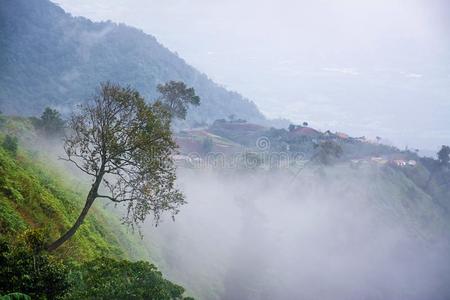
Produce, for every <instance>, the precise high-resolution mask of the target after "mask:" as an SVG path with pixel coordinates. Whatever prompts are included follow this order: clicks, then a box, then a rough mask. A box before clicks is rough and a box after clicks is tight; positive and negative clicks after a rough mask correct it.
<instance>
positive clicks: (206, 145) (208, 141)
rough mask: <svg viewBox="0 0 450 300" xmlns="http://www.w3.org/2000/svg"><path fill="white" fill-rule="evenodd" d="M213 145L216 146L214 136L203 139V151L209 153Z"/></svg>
mask: <svg viewBox="0 0 450 300" xmlns="http://www.w3.org/2000/svg"><path fill="white" fill-rule="evenodd" d="M213 147H214V142H213V140H212V138H210V137H206V138H204V139H203V141H202V153H203V154H208V153H209V152H211V151H212V149H213Z"/></svg>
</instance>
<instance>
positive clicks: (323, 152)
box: [314, 141, 343, 165]
mask: <svg viewBox="0 0 450 300" xmlns="http://www.w3.org/2000/svg"><path fill="white" fill-rule="evenodd" d="M315 147H316V148H318V150H317V152H316V154H315V155H314V159H315V160H317V161H318V162H319V163H321V164H324V165H329V164H331V163H332V162H334V161H335V160H336V159H338V158H340V157H341V156H342V154H343V150H342V147H341V146H340V145H339V144H337V143H335V142H333V141H325V142H322V143H320V144H318V145H315Z"/></svg>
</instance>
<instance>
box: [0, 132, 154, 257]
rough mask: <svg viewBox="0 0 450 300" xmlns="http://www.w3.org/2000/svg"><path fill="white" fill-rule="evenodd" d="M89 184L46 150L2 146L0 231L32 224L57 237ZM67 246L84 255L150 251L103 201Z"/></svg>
mask: <svg viewBox="0 0 450 300" xmlns="http://www.w3.org/2000/svg"><path fill="white" fill-rule="evenodd" d="M2 139H3V138H2ZM86 187H87V186H86V183H85V182H82V181H80V180H77V179H75V178H74V177H73V176H71V175H70V174H68V173H67V172H65V171H63V170H62V169H58V168H57V167H56V166H55V164H52V162H51V160H50V159H44V156H42V155H39V154H36V153H34V155H33V154H32V153H31V152H29V151H26V150H23V149H21V150H19V153H18V155H17V158H14V157H13V156H12V155H11V154H9V153H8V152H7V151H6V150H4V149H3V148H0V232H1V233H2V234H3V235H7V236H10V237H14V236H16V235H17V234H19V233H20V232H22V231H24V230H25V229H27V228H45V229H46V230H48V231H49V237H50V239H56V238H57V237H58V235H60V234H61V233H63V231H64V230H67V228H68V227H69V226H70V225H71V224H72V223H73V222H74V221H75V219H76V218H77V217H78V214H79V212H80V211H81V209H82V206H83V204H84V202H83V201H84V195H85V194H86ZM62 248H63V249H61V251H60V252H61V253H66V254H67V252H69V253H70V256H71V257H73V258H76V259H78V260H89V259H93V258H95V257H98V256H101V255H102V256H111V257H115V258H127V259H132V260H136V259H144V258H146V257H148V253H147V250H146V249H145V248H144V247H143V246H142V245H141V243H140V240H139V237H138V236H137V235H131V234H129V233H127V232H126V228H125V227H123V226H121V224H120V219H119V217H118V216H117V215H115V214H114V213H113V212H111V211H109V210H108V209H106V208H104V207H103V206H102V203H101V202H98V203H96V205H95V206H94V208H93V210H92V213H90V215H89V216H88V218H87V220H86V222H85V223H84V225H83V226H82V227H81V229H80V232H79V233H77V234H76V235H75V237H74V238H73V239H71V240H70V241H69V242H68V243H67V244H66V245H64V246H63V247H62Z"/></svg>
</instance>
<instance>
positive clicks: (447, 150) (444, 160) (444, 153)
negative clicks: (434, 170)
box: [437, 145, 450, 166]
mask: <svg viewBox="0 0 450 300" xmlns="http://www.w3.org/2000/svg"><path fill="white" fill-rule="evenodd" d="M437 155H438V160H439V164H440V165H441V166H447V165H448V164H449V162H450V147H449V146H445V145H443V146H442V147H441V150H439V152H438V153H437Z"/></svg>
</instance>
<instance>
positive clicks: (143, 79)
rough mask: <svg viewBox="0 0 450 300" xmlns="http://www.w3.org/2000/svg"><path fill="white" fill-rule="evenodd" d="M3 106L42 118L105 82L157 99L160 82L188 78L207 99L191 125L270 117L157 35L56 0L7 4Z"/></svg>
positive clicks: (3, 6) (2, 6) (1, 39)
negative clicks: (75, 12)
mask: <svg viewBox="0 0 450 300" xmlns="http://www.w3.org/2000/svg"><path fill="white" fill-rule="evenodd" d="M0 65H1V69H0V109H1V110H2V111H3V112H4V113H8V114H19V115H36V114H39V113H41V112H42V110H43V109H44V107H45V106H52V107H55V108H57V109H59V110H61V111H63V112H68V111H69V110H70V109H71V108H72V107H73V106H74V105H75V104H76V103H79V102H82V101H84V100H85V99H87V98H88V97H89V96H90V95H92V94H93V92H94V89H95V88H96V87H97V86H98V85H99V83H100V82H102V81H107V80H110V81H114V82H117V83H120V84H124V85H130V86H132V87H134V88H136V89H138V90H139V91H140V92H141V93H142V94H143V95H144V97H145V98H146V99H148V100H152V99H155V98H156V97H157V94H156V90H155V88H156V85H157V84H158V83H162V82H166V81H168V80H182V81H184V82H186V84H188V85H191V86H193V87H194V88H195V90H196V92H197V94H199V96H200V97H201V100H202V103H201V106H200V107H198V108H194V109H192V111H191V113H190V114H189V116H188V120H190V122H191V123H194V122H212V121H214V120H215V119H218V118H224V117H227V116H229V115H231V114H233V115H235V116H237V117H239V118H243V119H247V120H249V121H252V122H256V123H264V122H266V118H265V117H264V116H263V114H262V113H261V112H260V111H259V110H258V108H257V107H256V105H255V104H254V103H253V102H252V101H250V100H248V99H246V98H244V97H242V96H241V95H240V94H238V93H236V92H232V91H228V90H226V89H225V88H223V87H221V86H219V85H218V84H216V83H214V82H213V81H211V80H210V79H209V78H208V77H207V76H206V75H205V74H203V73H201V72H199V71H197V70H196V69H194V68H193V67H191V66H190V65H188V64H187V63H186V62H185V61H184V60H183V59H181V58H180V57H178V56H177V55H176V54H174V53H172V52H171V51H169V50H168V49H167V48H165V47H164V46H162V45H161V44H160V43H158V41H157V40H156V38H155V37H153V36H151V35H148V34H146V33H144V32H143V31H141V30H138V29H136V28H133V27H129V26H126V25H124V24H115V23H112V22H109V21H108V22H92V21H90V20H88V19H86V18H82V17H73V16H72V15H70V14H68V13H66V12H64V10H63V9H62V8H60V7H59V6H57V5H56V4H54V3H52V2H50V1H49V0H2V1H1V2H0Z"/></svg>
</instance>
